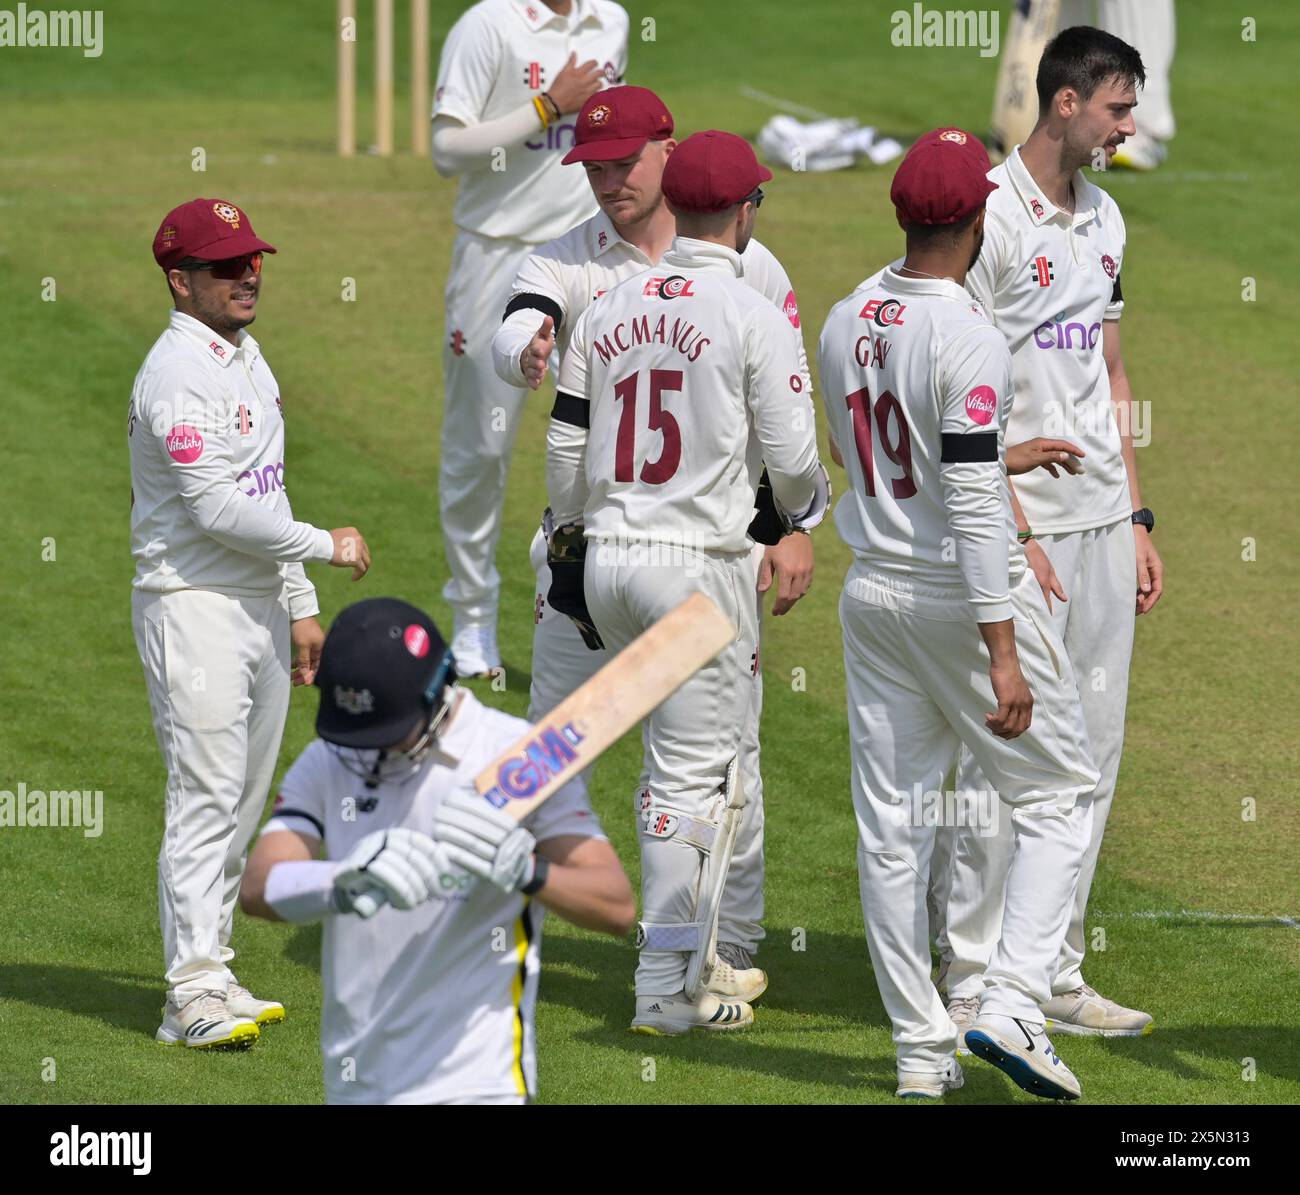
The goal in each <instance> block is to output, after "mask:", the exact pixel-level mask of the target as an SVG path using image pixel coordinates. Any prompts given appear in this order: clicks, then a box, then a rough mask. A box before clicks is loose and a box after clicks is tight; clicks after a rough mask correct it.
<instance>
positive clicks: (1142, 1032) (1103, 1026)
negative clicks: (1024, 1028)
mask: <svg viewBox="0 0 1300 1195" xmlns="http://www.w3.org/2000/svg"><path fill="white" fill-rule="evenodd" d="M1042 1009H1043V1016H1044V1018H1046V1020H1047V1028H1048V1029H1050V1030H1051V1031H1052V1032H1053V1033H1070V1034H1074V1035H1077V1036H1080V1037H1145V1036H1146V1035H1147V1034H1148V1033H1150V1032H1151V1031H1152V1030H1154V1029H1155V1026H1154V1025H1153V1024H1152V1023H1151V1014H1150V1013H1147V1012H1139V1011H1138V1010H1137V1009H1136V1008H1125V1007H1124V1006H1123V1005H1122V1004H1116V1003H1115V1001H1114V1000H1107V999H1106V997H1105V996H1103V995H1101V994H1100V993H1098V992H1097V991H1095V990H1094V989H1093V988H1090V987H1089V986H1088V985H1087V984H1086V983H1085V984H1082V985H1080V986H1079V987H1077V988H1075V989H1074V990H1073V991H1069V992H1062V993H1061V994H1060V995H1059V996H1053V997H1052V998H1051V999H1050V1000H1049V1001H1048V1002H1047V1003H1046V1004H1044V1005H1043V1006H1042Z"/></svg>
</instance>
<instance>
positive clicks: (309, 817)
mask: <svg viewBox="0 0 1300 1195" xmlns="http://www.w3.org/2000/svg"><path fill="white" fill-rule="evenodd" d="M271 816H272V817H300V818H302V820H303V821H305V822H311V824H312V825H313V826H315V827H316V837H317V838H319V839H320V840H321V841H322V842H323V841H324V840H325V827H324V826H323V825H321V822H320V818H318V817H316V816H315V814H311V813H307V812H306V811H305V810H302V809H290V808H289V807H288V806H285V807H284V808H283V809H277V810H275V811H274V812H273V813H272V814H271Z"/></svg>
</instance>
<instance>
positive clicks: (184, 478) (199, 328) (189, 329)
mask: <svg viewBox="0 0 1300 1195" xmlns="http://www.w3.org/2000/svg"><path fill="white" fill-rule="evenodd" d="M127 441H128V444H129V447H130V452H131V555H132V556H134V557H135V564H136V567H135V580H134V582H133V584H134V585H135V586H136V588H137V589H147V590H150V591H153V592H157V593H171V592H173V591H175V590H179V589H210V590H214V591H216V592H218V593H228V594H232V595H235V596H262V595H266V594H272V593H278V592H279V591H280V589H281V587H282V586H284V587H286V589H287V593H288V598H289V616H290V618H306V617H308V616H309V615H313V614H316V613H318V611H319V607H318V606H317V603H316V591H315V589H314V588H313V587H312V585H311V583H310V582H309V581H308V580H307V576H306V573H305V572H304V571H303V567H302V564H301V563H300V562H301V561H304V560H321V561H325V562H326V563H328V562H329V560H330V559H331V558H332V557H333V555H334V542H333V540H332V539H331V537H330V533H329V532H328V531H327V530H324V529H322V528H318V527H313V526H312V525H311V524H310V523H300V522H297V521H295V520H294V517H293V511H292V510H291V509H290V506H289V495H288V493H287V492H286V490H285V482H284V419H283V417H282V413H281V405H280V387H279V385H278V384H277V383H276V380H275V377H274V375H273V374H272V373H271V370H270V367H269V366H268V365H267V363H266V360H265V359H264V358H263V356H262V350H261V348H260V346H259V345H258V343H257V341H256V340H254V339H253V337H252V336H251V335H250V334H249V332H248V331H247V330H246V329H245V330H242V331H241V332H240V333H239V344H238V346H237V347H236V346H235V345H232V344H230V343H229V341H226V340H224V339H222V337H220V336H218V335H217V334H216V333H215V332H214V331H213V330H212V329H211V328H209V327H207V326H206V325H205V324H203V323H200V322H199V321H198V320H196V319H194V318H193V317H191V316H188V315H185V314H184V313H182V312H180V311H176V310H173V311H172V314H171V322H170V324H169V325H168V327H167V330H166V331H165V332H164V333H163V334H162V335H161V336H160V337H159V338H158V340H157V341H156V342H155V344H154V346H153V348H151V349H150V350H149V355H148V356H147V357H145V359H144V364H143V365H142V366H141V367H140V372H139V373H138V374H136V378H135V385H134V387H133V388H132V391H131V404H130V409H129V412H128V418H127Z"/></svg>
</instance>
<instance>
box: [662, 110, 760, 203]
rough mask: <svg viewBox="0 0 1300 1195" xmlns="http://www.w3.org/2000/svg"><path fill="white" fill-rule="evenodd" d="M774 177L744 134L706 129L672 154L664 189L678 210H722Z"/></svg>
mask: <svg viewBox="0 0 1300 1195" xmlns="http://www.w3.org/2000/svg"><path fill="white" fill-rule="evenodd" d="M771 177H772V172H771V171H770V170H769V169H768V168H767V167H766V166H763V165H760V164H759V161H758V158H756V157H755V156H754V149H753V147H752V146H751V145H750V144H749V142H748V141H746V140H745V139H744V137H737V136H736V134H735V133H722V132H719V131H718V130H717V129H706V130H705V131H704V132H702V133H692V134H691V135H690V136H689V137H687V138H686V140H685V141H683V142H682V143H681V144H680V145H679V146H678V147H677V148H676V149H675V150H673V152H672V154H671V155H669V158H668V162H667V164H666V165H665V166H664V181H663V188H664V195H665V197H666V198H667V199H668V202H669V203H671V204H672V205H673V207H675V208H677V210H678V211H684V212H721V211H724V210H726V209H727V208H729V207H734V206H735V205H736V204H738V203H739V202H740V201H741V200H742V199H745V198H746V197H747V196H749V195H752V194H753V193H754V189H755V188H756V187H757V186H758V185H759V183H765V182H768V181H769V180H770V179H771Z"/></svg>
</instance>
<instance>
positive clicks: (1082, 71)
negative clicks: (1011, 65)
mask: <svg viewBox="0 0 1300 1195" xmlns="http://www.w3.org/2000/svg"><path fill="white" fill-rule="evenodd" d="M1108 79H1115V80H1116V81H1118V83H1119V84H1120V85H1121V86H1125V85H1127V84H1129V83H1131V84H1133V86H1135V87H1141V86H1142V85H1143V84H1145V83H1146V80H1147V73H1146V70H1145V68H1144V67H1143V66H1142V56H1141V55H1140V54H1139V53H1138V52H1137V51H1136V50H1135V49H1134V48H1133V47H1132V46H1130V45H1129V44H1128V42H1126V41H1121V40H1120V39H1119V38H1118V37H1116V36H1115V35H1114V34H1111V33H1107V32H1106V31H1105V30H1104V29H1094V28H1093V27H1092V26H1091V25H1075V26H1074V27H1073V28H1072V29H1063V30H1062V31H1061V32H1060V33H1058V34H1057V35H1056V36H1055V37H1054V38H1052V40H1051V41H1049V42H1048V43H1047V48H1046V49H1045V50H1044V51H1043V57H1042V58H1041V59H1040V60H1039V63H1038V78H1037V81H1036V86H1037V88H1038V107H1039V111H1043V110H1044V109H1046V108H1047V106H1048V105H1049V104H1050V103H1051V102H1052V97H1053V96H1054V95H1055V94H1056V93H1057V92H1058V91H1060V90H1061V88H1062V87H1072V88H1073V89H1074V90H1075V91H1077V92H1078V93H1079V96H1080V98H1081V99H1084V100H1088V99H1091V98H1092V93H1093V92H1094V91H1096V90H1097V88H1098V86H1100V85H1101V84H1102V83H1105V82H1106V81H1107V80H1108Z"/></svg>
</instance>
